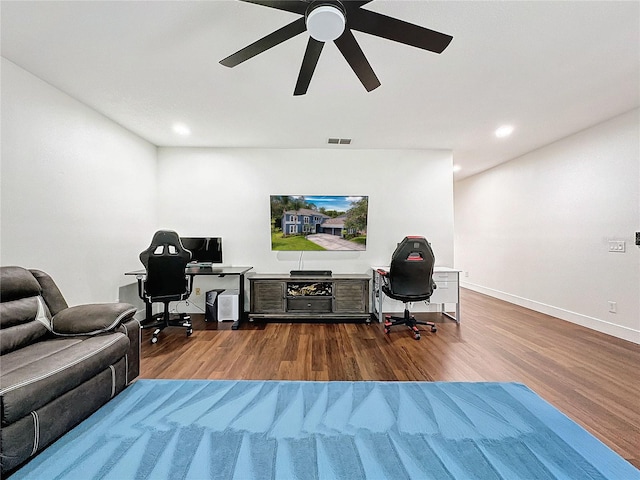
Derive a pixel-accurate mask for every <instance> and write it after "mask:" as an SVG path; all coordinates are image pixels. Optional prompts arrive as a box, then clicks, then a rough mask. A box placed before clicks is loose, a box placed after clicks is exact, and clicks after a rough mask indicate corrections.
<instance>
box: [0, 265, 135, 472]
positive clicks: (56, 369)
mask: <svg viewBox="0 0 640 480" xmlns="http://www.w3.org/2000/svg"><path fill="white" fill-rule="evenodd" d="M0 292H1V294H0V408H1V414H2V430H1V433H0V462H1V467H2V468H1V472H2V473H6V472H9V471H12V470H14V469H15V468H16V467H17V466H19V465H20V464H22V463H23V462H25V461H26V460H28V459H29V458H30V457H32V456H33V455H35V454H36V453H38V452H39V451H41V450H43V449H44V448H45V447H46V446H47V445H49V444H51V443H52V442H53V441H54V440H56V439H57V438H58V437H60V436H62V435H63V434H64V433H66V432H67V431H69V430H70V429H71V428H73V427H74V426H75V425H77V424H78V423H80V422H81V421H82V420H84V419H85V418H87V417H88V416H89V415H91V414H92V413H93V412H95V411H96V410H97V409H98V408H100V407H101V406H102V405H104V404H105V403H107V402H108V401H109V400H110V399H111V398H113V397H114V396H115V395H117V394H118V393H120V392H121V391H122V390H123V389H124V388H125V387H126V386H127V385H128V384H129V383H130V382H131V381H132V380H133V379H135V378H136V377H137V376H138V373H139V371H140V324H139V322H138V321H137V320H135V319H134V318H133V315H134V314H135V311H136V309H135V307H134V306H133V305H129V304H126V303H104V304H90V305H79V306H75V307H68V305H67V302H66V301H65V299H64V297H63V296H62V294H61V293H60V290H59V289H58V287H57V286H56V284H55V283H54V281H53V279H52V278H51V277H50V276H49V275H47V274H46V273H44V272H41V271H39V270H27V269H24V268H21V267H0Z"/></svg>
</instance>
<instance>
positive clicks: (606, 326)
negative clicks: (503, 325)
mask: <svg viewBox="0 0 640 480" xmlns="http://www.w3.org/2000/svg"><path fill="white" fill-rule="evenodd" d="M460 286H461V287H463V288H467V289H469V290H473V291H474V292H478V293H482V294H484V295H488V296H490V297H494V298H497V299H499V300H504V301H505V302H509V303H513V304H515V305H519V306H521V307H525V308H528V309H530V310H534V311H536V312H540V313H544V314H545V315H550V316H552V317H556V318H560V319H562V320H566V321H568V322H571V323H575V324H577V325H581V326H583V327H587V328H590V329H592V330H596V331H598V332H601V333H606V334H607V335H611V336H614V337H617V338H621V339H623V340H627V341H629V342H633V343H637V344H640V330H634V329H632V328H628V327H623V326H621V325H616V324H615V323H611V322H607V321H606V320H602V319H600V318H595V317H590V316H588V315H583V314H581V313H576V312H572V311H570V310H565V309H562V308H558V307H554V306H553V305H547V304H545V303H542V302H537V301H535V300H531V299H528V298H524V297H519V296H518V295H513V294H511V293H507V292H503V291H500V290H495V289H493V288H488V287H484V286H482V285H477V284H475V283H470V282H460ZM462 308H463V309H464V304H462Z"/></svg>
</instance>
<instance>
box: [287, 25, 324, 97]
mask: <svg viewBox="0 0 640 480" xmlns="http://www.w3.org/2000/svg"><path fill="white" fill-rule="evenodd" d="M322 47H324V42H319V41H318V40H316V39H315V38H313V37H309V41H308V42H307V49H306V50H305V52H304V58H303V59H302V66H301V67H300V73H299V74H298V81H297V82H296V88H295V90H294V91H293V94H294V95H304V94H305V93H307V89H308V88H309V83H310V82H311V77H312V76H313V72H314V71H315V69H316V65H317V64H318V59H319V58H320V53H321V52H322Z"/></svg>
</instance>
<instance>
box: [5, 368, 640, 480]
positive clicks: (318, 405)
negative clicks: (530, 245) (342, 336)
mask: <svg viewBox="0 0 640 480" xmlns="http://www.w3.org/2000/svg"><path fill="white" fill-rule="evenodd" d="M183 478H193V479H234V480H253V479H299V480H307V479H308V480H316V479H341V480H342V479H345V480H357V479H392V480H402V479H420V480H425V479H430V478H433V479H464V480H472V479H478V480H493V479H496V480H497V479H502V480H515V479H535V480H541V479H571V480H586V479H610V480H631V479H634V480H635V479H639V478H640V471H638V470H637V469H636V468H635V467H633V466H632V465H631V464H630V463H628V462H627V461H625V460H624V459H623V458H622V457H620V456H619V455H617V454H616V453H615V452H613V451H612V450H610V449H609V448H608V447H607V446H605V445H604V444H603V443H601V442H600V441H599V440H597V439H596V438H595V437H593V436H592V435H591V434H589V433H588V432H587V431H585V430H584V429H582V428H581V427H580V426H578V425H577V424H576V423H574V422H573V421H571V420H570V419H568V418H567V417H566V416H564V415H563V414H562V413H560V412H559V411H558V410H556V409H555V408H554V407H552V406H551V405H549V404H548V403H546V402H545V401H544V400H542V399H541V398H540V397H538V396H537V395H536V394H535V393H533V392H532V391H531V390H529V389H528V388H527V387H526V386H524V385H522V384H517V383H432V382H278V381H204V380H202V381H201V380H186V381H182V380H139V381H137V382H136V383H134V384H133V385H132V386H131V387H129V388H128V389H126V390H125V391H124V392H123V393H121V394H120V395H118V396H117V397H116V398H115V399H114V400H112V401H111V402H109V403H108V404H107V405H105V406H104V407H102V408H101V409H100V410H99V411H98V412H96V413H95V414H94V415H93V416H91V417H90V418H89V419H87V420H86V421H84V422H83V423H82V424H80V425H79V426H78V427H76V428H75V429H74V430H72V431H71V432H69V433H68V434H67V435H65V436H64V437H63V438H61V439H60V440H59V441H58V442H56V443H55V444H53V445H52V446H51V447H49V448H48V449H47V450H45V451H44V452H43V453H42V454H40V455H39V456H37V457H36V458H35V459H33V460H32V461H31V462H30V463H29V464H27V465H26V466H25V467H23V468H22V469H21V470H19V471H17V472H16V473H15V475H13V476H12V480H18V479H38V480H45V479H82V480H88V479H116V480H125V479H152V480H161V479H167V480H177V479H183Z"/></svg>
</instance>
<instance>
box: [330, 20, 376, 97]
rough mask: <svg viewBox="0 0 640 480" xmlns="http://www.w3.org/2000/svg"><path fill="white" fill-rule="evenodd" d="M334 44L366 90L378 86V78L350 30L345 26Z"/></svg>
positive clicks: (368, 90)
mask: <svg viewBox="0 0 640 480" xmlns="http://www.w3.org/2000/svg"><path fill="white" fill-rule="evenodd" d="M335 44H336V46H337V47H338V49H339V50H340V52H342V55H343V56H344V58H345V59H346V60H347V62H348V63H349V65H351V68H352V69H353V71H354V72H355V74H356V75H357V76H358V78H359V79H360V81H361V82H362V85H364V88H366V89H367V92H370V91H371V90H373V89H374V88H378V87H379V86H380V80H378V77H376V74H375V73H374V71H373V69H372V68H371V65H370V64H369V62H368V61H367V59H366V58H365V56H364V53H363V52H362V49H361V48H360V45H358V42H357V41H356V39H355V37H354V36H353V33H351V30H349V29H348V28H347V29H346V30H345V31H344V33H343V34H342V35H340V37H338V38H337V39H336V40H335Z"/></svg>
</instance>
